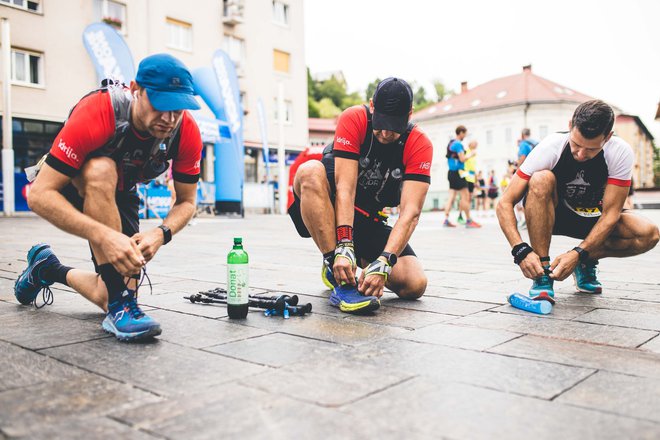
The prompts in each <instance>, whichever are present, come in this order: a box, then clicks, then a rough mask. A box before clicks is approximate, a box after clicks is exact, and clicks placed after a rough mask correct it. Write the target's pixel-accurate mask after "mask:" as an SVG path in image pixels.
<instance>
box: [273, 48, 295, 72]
mask: <svg viewBox="0 0 660 440" xmlns="http://www.w3.org/2000/svg"><path fill="white" fill-rule="evenodd" d="M290 58H291V55H289V54H288V53H287V52H283V51H281V50H277V49H273V69H275V71H276V72H283V73H289V59H290Z"/></svg>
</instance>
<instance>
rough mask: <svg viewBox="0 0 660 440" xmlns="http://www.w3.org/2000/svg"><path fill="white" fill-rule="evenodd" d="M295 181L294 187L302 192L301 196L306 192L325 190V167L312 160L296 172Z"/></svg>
mask: <svg viewBox="0 0 660 440" xmlns="http://www.w3.org/2000/svg"><path fill="white" fill-rule="evenodd" d="M294 180H295V183H294V186H295V187H296V188H298V191H300V193H299V195H300V196H302V193H304V192H310V191H312V192H318V191H320V190H321V189H323V188H327V177H326V174H325V167H324V166H323V164H322V163H321V162H320V161H318V160H310V161H308V162H305V163H304V164H302V165H301V166H300V168H298V171H296V177H295V179H294Z"/></svg>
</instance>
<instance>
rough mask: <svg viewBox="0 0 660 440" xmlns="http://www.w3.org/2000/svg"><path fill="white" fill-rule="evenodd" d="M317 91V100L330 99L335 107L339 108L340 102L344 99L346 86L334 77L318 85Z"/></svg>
mask: <svg viewBox="0 0 660 440" xmlns="http://www.w3.org/2000/svg"><path fill="white" fill-rule="evenodd" d="M317 90H318V93H317V96H316V99H317V100H319V101H320V100H321V99H323V98H330V99H331V100H332V102H333V103H334V104H335V105H336V106H337V107H339V106H341V102H342V100H343V99H344V98H345V97H346V84H344V82H343V81H339V80H338V79H337V78H335V77H334V76H332V77H330V79H326V80H325V81H323V82H321V83H320V84H318V86H317Z"/></svg>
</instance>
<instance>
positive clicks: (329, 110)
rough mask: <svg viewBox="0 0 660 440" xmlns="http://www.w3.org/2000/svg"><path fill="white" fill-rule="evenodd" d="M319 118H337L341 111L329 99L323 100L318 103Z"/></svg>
mask: <svg viewBox="0 0 660 440" xmlns="http://www.w3.org/2000/svg"><path fill="white" fill-rule="evenodd" d="M318 106H319V116H320V117H322V118H334V117H337V116H339V114H340V113H341V109H340V108H339V107H337V106H336V105H335V103H334V102H333V101H332V99H330V98H323V99H321V100H320V101H319V103H318Z"/></svg>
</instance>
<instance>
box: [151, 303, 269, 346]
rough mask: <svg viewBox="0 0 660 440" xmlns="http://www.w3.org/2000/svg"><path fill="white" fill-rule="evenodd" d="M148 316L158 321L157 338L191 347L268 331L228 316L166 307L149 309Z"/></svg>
mask: <svg viewBox="0 0 660 440" xmlns="http://www.w3.org/2000/svg"><path fill="white" fill-rule="evenodd" d="M149 316H151V317H152V318H154V319H155V320H156V321H158V322H159V323H160V325H161V328H162V329H163V333H162V334H161V335H160V336H159V337H158V339H160V340H161V341H168V342H173V343H175V344H180V345H185V346H187V347H192V348H204V347H210V346H212V345H218V344H224V343H227V342H234V341H240V340H243V339H248V338H253V337H255V336H262V335H265V334H268V333H269V332H268V331H266V330H260V329H257V328H253V327H247V326H244V325H238V324H235V323H233V322H232V321H231V320H219V319H211V318H204V317H199V316H194V315H188V314H185V313H178V312H172V311H169V310H153V311H150V312H149Z"/></svg>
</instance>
